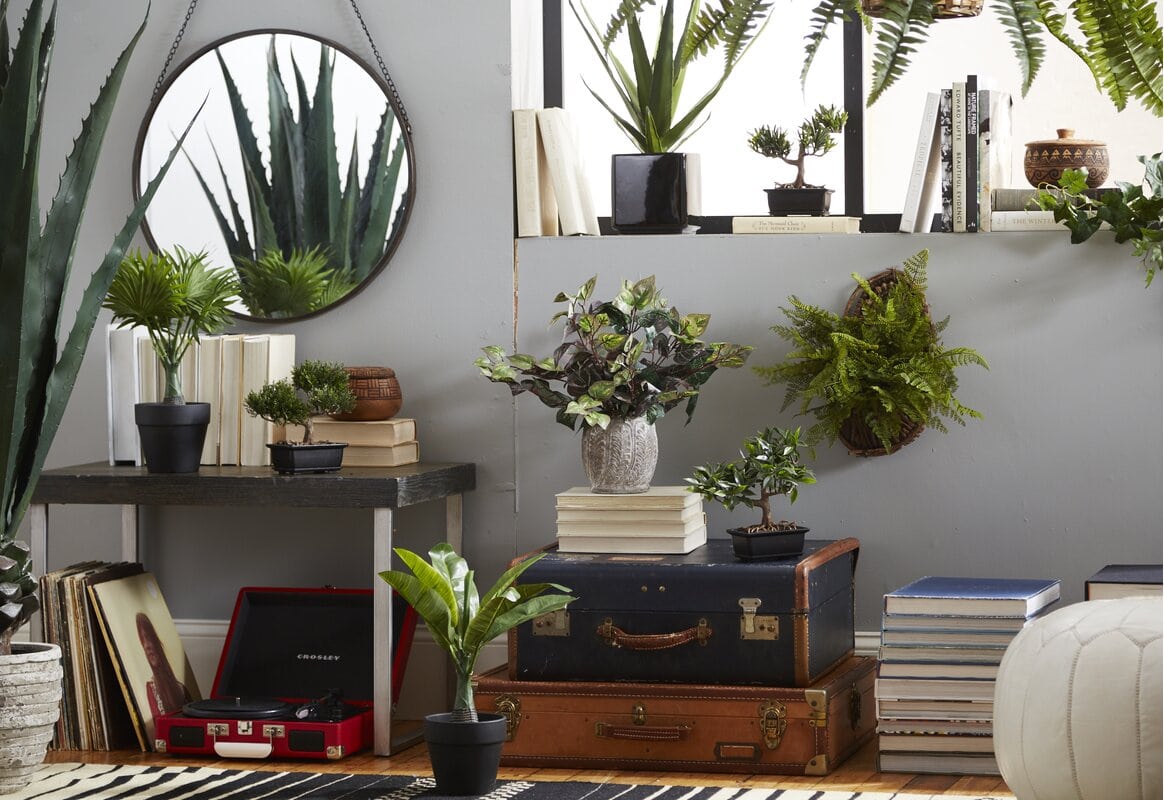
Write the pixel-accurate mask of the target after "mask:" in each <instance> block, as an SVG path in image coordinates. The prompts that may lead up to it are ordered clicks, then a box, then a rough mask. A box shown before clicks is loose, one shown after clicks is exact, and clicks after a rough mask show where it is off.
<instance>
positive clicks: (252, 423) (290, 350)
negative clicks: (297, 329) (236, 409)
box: [238, 333, 295, 467]
mask: <svg viewBox="0 0 1164 800" xmlns="http://www.w3.org/2000/svg"><path fill="white" fill-rule="evenodd" d="M294 366H295V335H294V334H292V333H271V334H259V335H257V336H246V337H244V338H243V342H242V383H241V386H240V393H241V395H242V400H245V399H246V396H247V394H249V393H250V392H255V391H258V390H259V389H261V388H263V385H264V384H267V383H273V382H274V381H277V380H282V379H283V378H290V377H291V369H292V367H294ZM274 433H275V425H274V423H272V422H268V421H267V420H265V419H262V418H261V417H255V416H251V414H249V413H247V412H246V411H245V410H243V411H241V412H240V422H239V445H238V447H239V449H238V463H239V466H243V467H261V466H265V465H267V464H270V463H271V455H270V451H268V450H267V443H268V442H271V441H274Z"/></svg>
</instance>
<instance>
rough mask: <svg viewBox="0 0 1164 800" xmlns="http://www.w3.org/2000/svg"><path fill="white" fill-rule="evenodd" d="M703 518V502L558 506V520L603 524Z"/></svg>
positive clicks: (677, 521) (671, 522)
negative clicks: (665, 505) (668, 505)
mask: <svg viewBox="0 0 1164 800" xmlns="http://www.w3.org/2000/svg"><path fill="white" fill-rule="evenodd" d="M697 518H698V519H703V518H704V513H703V504H702V503H695V504H692V505H689V506H685V507H683V508H569V507H566V508H562V507H559V508H558V522H559V523H561V522H589V523H601V524H603V525H623V526H625V525H627V524H631V523H633V524H640V523H642V524H650V523H668V524H676V523H680V524H681V523H686V522H689V521H690V520H693V519H697Z"/></svg>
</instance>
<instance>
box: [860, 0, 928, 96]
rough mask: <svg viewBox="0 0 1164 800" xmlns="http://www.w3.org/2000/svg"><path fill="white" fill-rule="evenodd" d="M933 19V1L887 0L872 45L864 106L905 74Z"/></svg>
mask: <svg viewBox="0 0 1164 800" xmlns="http://www.w3.org/2000/svg"><path fill="white" fill-rule="evenodd" d="M933 21H934V5H933V2H932V0H886V2H885V12H884V15H883V16H882V18H881V23H880V24H879V25H877V42H876V44H875V45H874V46H873V80H872V85H871V86H870V89H869V99H868V101H867V105H873V103H875V102H876V101H877V98H878V97H880V96H881V94H882V93H883V92H884V91H885V90H886V89H888V88H889V87H890V86H892V85H893V83H894V82H895V81H897V79H898V78H900V77H901V76H902V75H904V74H905V71H906V70H907V69H908V68H909V65H910V56H912V55H913V53H914V52H916V50H917V46H918V45H920V44H921V43H922V42H924V41H925V39H926V36H927V35H928V33H929V27H930V25H931V24H932V23H933Z"/></svg>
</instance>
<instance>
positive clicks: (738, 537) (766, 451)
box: [685, 428, 816, 561]
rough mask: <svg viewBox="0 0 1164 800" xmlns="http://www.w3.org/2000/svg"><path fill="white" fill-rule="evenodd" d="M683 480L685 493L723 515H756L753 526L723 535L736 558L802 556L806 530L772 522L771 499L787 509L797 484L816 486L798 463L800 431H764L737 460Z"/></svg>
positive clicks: (705, 468)
mask: <svg viewBox="0 0 1164 800" xmlns="http://www.w3.org/2000/svg"><path fill="white" fill-rule="evenodd" d="M685 480H686V481H687V483H688V484H689V491H692V492H695V493H696V494H698V495H700V496H701V497H703V498H704V499H705V500H711V501H714V502H717V503H719V504H720V505H722V506H723V507H724V508H726V509H727V510H728V511H731V510H732V509H734V508H735V507H736V506H737V505H743V506H747V507H748V508H758V509H759V510H760V521H759V522H758V523H756V524H754V525H747V526H744V527H740V528H729V529H728V535H729V536H731V538H732V552H734V553H735V554H736V557H737V558H740V559H743V560H745V561H751V560H756V559H763V558H778V557H782V556H793V555H798V554H799V553H800V552H801V551H802V550H804V534H806V533H808V528H806V527H803V526H801V525H797V524H796V523H795V522H793V521H790V520H785V519H780V520H776V519H773V517H772V498H774V497H780V496H782V495H783V496H787V497H788V503H789V505H791V504H792V503H795V502H796V498H797V495H798V494H799V487H800V485H801V484H809V483H816V475H814V474H813V471H812V470H811V469H809V468H808V467H807V466H806V465H804V464H803V463H801V460H800V428H796V429H784V428H765V429H764V430H762V431H760V432H759V433H757V434H756V435H755V436H752V437H749V438H748V439H745V440H744V447H743V449H742V450H740V458H739V460H737V461H726V462H719V463H709V464H704V465H703V466H700V467H696V468H695V472H694V473H693V474H692V476H691V477H690V478H686V479H685Z"/></svg>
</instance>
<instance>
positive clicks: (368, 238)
mask: <svg viewBox="0 0 1164 800" xmlns="http://www.w3.org/2000/svg"><path fill="white" fill-rule="evenodd" d="M215 53H216V55H217V56H218V63H219V66H220V68H221V70H222V77H223V81H224V82H225V85H226V91H227V97H228V98H229V101H230V107H231V113H232V115H233V119H234V126H235V133H236V136H237V139H238V148H239V151H240V153H241V155H242V163H243V170H244V172H245V175H246V187H247V188H246V192H247V195H246V200H247V203H246V207H247V208H249V220H244V219H243V214H242V212H241V211H240V205H239V198H238V197H236V196H235V194H234V193H233V192H232V191H231V187H230V184H229V183H228V182H227V181H226V177H225V170H224V169H223V165H222V161H221V159H218V156H217V151H216V153H215V157H216V159H218V160H217V163H216V165H215V167H216V169H217V170H218V172H219V174H220V175H221V176H222V180H223V183H224V185H225V192H226V202H225V203H220V201H219V200H218V198H217V197H216V196H215V194H214V192H213V191H211V188H210V185H209V183H208V181H207V180H206V176H205V165H204V166H203V168H201V169H200V168H199V166H198V165H197V164H194V163H193V162H191V166H192V167H193V169H194V172H195V175H196V177H197V179H198V182H199V183H200V184H201V186H202V190H203V192H204V193H205V195H206V199H207V201H208V202H209V203H210V207H211V210H212V212H213V214H214V216H215V219H216V221H217V222H218V226H219V229H220V230H221V232H222V237H223V239H224V240H225V241H226V246H227V250H228V251H229V253H230V254H231V257H232V258H233V259H234V260H235V262H236V263H238V262H239V261H240V260H245V261H246V262H248V263H249V264H250V265H252V271H253V269H254V268H257V266H261V265H263V264H264V260H265V259H268V257H269V256H270V255H271V254H274V255H275V256H276V257H278V256H281V257H282V258H283V259H292V258H293V257H294V255H293V254H295V253H296V252H300V253H306V252H308V251H311V250H313V249H317V250H319V251H320V252H322V253H324V254H326V256H327V265H328V268H329V269H330V270H331V272H332V274H331V276H330V277H329V280H331V281H332V282H334V283H335V284H336V285H337V287H344V288H345V290H347V289H350V288H351V287H353V286H355V285H358V284H359V283H360V282H362V281H363V280H364V278H366V277H367V276H368V275H369V274H370V273H371V272H372V271H373V270H374V269H375V268H376V265H377V264H378V263H379V262H380V260H381V259H382V258H383V256H384V249H385V242H386V241H387V240H389V239H390V238H391V237H392V236H394V235H395V233H396V230H397V228H398V227H399V226H400V225H401V224H402V221H403V219H404V215H405V209H406V206H407V203H408V202H409V198H407V197H404V198H403V199H402V201H401V202H400V203H399V204H396V205H394V200H395V198H396V196H397V193H398V192H397V186H398V183H399V180H400V178H401V171H402V168H403V164H404V144H405V143H404V135H403V132H402V131H401V130H400V129H398V127H397V123H396V116H395V114H394V113H393V110H392V107H391V106H390V105H389V104H388V103H385V108H384V112H383V114H382V115H381V117H380V124H379V127H378V128H377V131H376V137H375V140H374V142H373V144H372V149H371V152H370V154H369V156H368V163H367V170H366V172H365V174H364V183H363V185H361V184H360V179H359V175H360V171H359V166H360V164H359V160H358V148H357V147H356V146H355V143H354V142H353V144H352V149H351V157H350V159H349V160H348V164H347V168H346V171H345V181H344V184H343V187H342V188H341V186H340V163H339V157H338V155H337V152H336V137H335V126H334V124H333V123H334V113H333V104H332V82H333V77H334V67H335V55H334V52H333V51H332V50H331V49H330V48H328V47H326V46H321V47H320V50H319V76H318V79H317V81H316V84H315V92H314V95H313V96H311V97H309V96H308V94H307V90H306V89H305V86H306V82H305V81H304V78H303V74H302V72H301V70H300V68H299V64H298V63H297V62H296V60H295V57H294V55H292V56H291V68H292V74H293V75H294V77H295V86H294V87H291V88H289V87H287V86H286V85H285V84H284V82H283V73H282V70H281V68H280V65H279V57H278V54H277V52H276V49H275V38H274V37H272V38H271V44H270V46H269V47H268V49H267V90H268V103H267V112H268V118H269V122H270V142H269V153H270V156H269V162H270V163H269V167H268V166H267V165H266V164H264V163H263V148H261V147H260V145H259V141H258V139H257V138H256V136H255V132H254V128H253V127H252V126H251V117H250V112H249V110H248V109H247V107H246V104H245V103H244V101H243V98H242V95H241V94H240V93H239V90H238V86H237V84H236V82H235V80H234V76H233V75H232V74H231V72H230V69H229V68H228V67H227V65H226V61H225V60H224V59H223V57H222V54H221V53H219V52H218V51H217V50H216V51H215ZM329 54H330V57H329ZM292 97H294V98H295V101H294V103H295V111H294V112H293V111H292V99H291V98H292ZM394 208H395V213H394V212H393V209H394ZM246 282H247V278H246V276H243V283H244V297H245V296H246V291H245V289H246V286H245V284H246ZM252 313H254V314H256V315H258V314H260V313H261V311H260V310H258V309H252Z"/></svg>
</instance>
